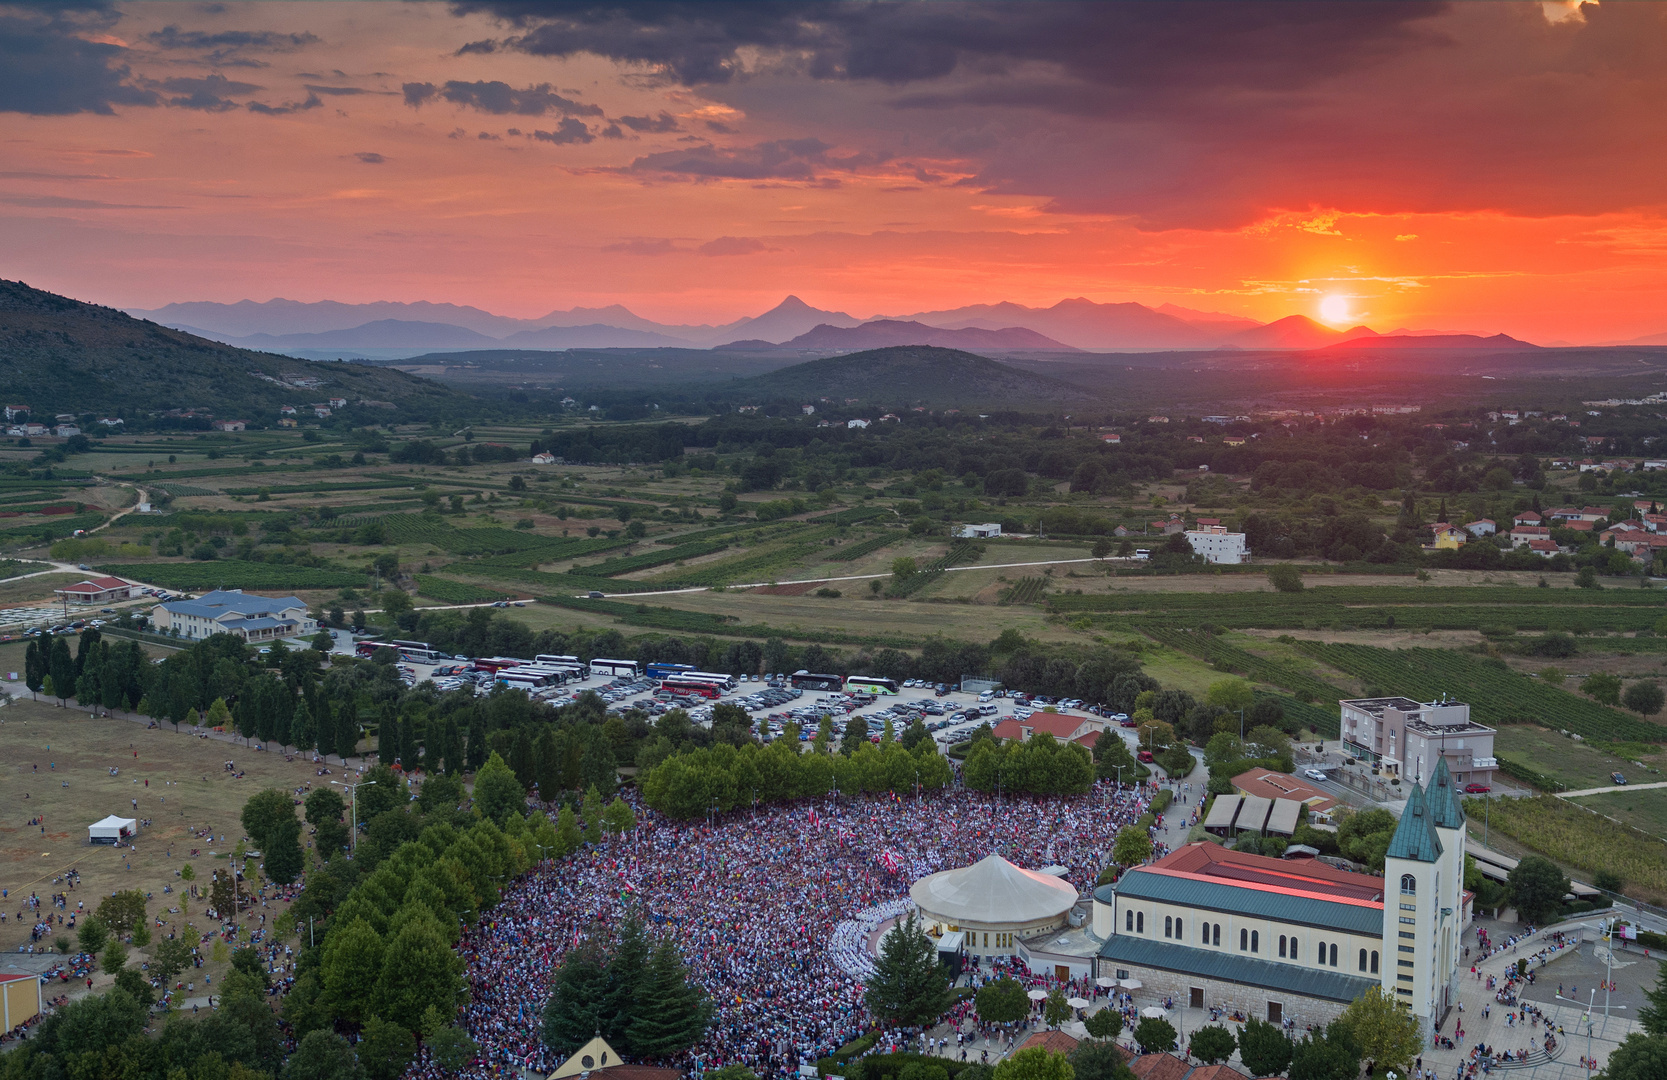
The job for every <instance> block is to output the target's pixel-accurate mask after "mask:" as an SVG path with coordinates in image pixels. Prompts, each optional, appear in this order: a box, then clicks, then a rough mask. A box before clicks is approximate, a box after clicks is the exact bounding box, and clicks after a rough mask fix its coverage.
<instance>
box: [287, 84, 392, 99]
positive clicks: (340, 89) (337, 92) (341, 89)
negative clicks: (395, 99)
mask: <svg viewBox="0 0 1667 1080" xmlns="http://www.w3.org/2000/svg"><path fill="white" fill-rule="evenodd" d="M306 86H307V92H308V93H310V94H323V95H324V96H325V97H357V96H358V95H360V94H391V93H393V91H392V90H365V89H362V88H360V87H357V86H315V85H313V84H312V83H307V84H306Z"/></svg>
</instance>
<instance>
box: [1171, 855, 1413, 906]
mask: <svg viewBox="0 0 1667 1080" xmlns="http://www.w3.org/2000/svg"><path fill="white" fill-rule="evenodd" d="M1154 870H1155V871H1159V872H1163V873H1170V874H1181V875H1189V876H1196V877H1198V878H1202V879H1209V878H1225V879H1228V880H1232V881H1237V882H1240V883H1241V884H1244V885H1248V886H1251V887H1255V888H1263V889H1274V890H1280V891H1289V892H1293V893H1296V894H1298V895H1304V896H1314V897H1318V898H1320V899H1322V900H1334V901H1338V902H1341V903H1351V902H1352V903H1358V904H1368V905H1377V904H1380V903H1381V901H1379V900H1377V899H1376V898H1378V897H1381V896H1382V895H1383V879H1382V878H1381V877H1377V876H1374V875H1372V874H1351V873H1349V872H1348V871H1346V870H1337V869H1334V868H1333V867H1330V866H1327V865H1326V864H1325V863H1322V862H1316V861H1314V860H1311V859H1305V860H1303V861H1302V862H1301V863H1291V862H1288V861H1286V860H1284V859H1274V858H1269V857H1268V856H1265V855H1251V854H1249V853H1248V852H1242V851H1229V850H1228V849H1226V848H1224V847H1222V846H1221V845H1220V844H1205V843H1197V844H1188V845H1186V846H1185V847H1182V848H1180V849H1178V850H1176V851H1173V852H1171V853H1170V854H1168V855H1165V856H1164V857H1163V858H1161V859H1159V860H1158V861H1157V862H1155V863H1153V864H1152V865H1150V866H1148V867H1146V868H1145V872H1148V873H1149V872H1151V871H1154Z"/></svg>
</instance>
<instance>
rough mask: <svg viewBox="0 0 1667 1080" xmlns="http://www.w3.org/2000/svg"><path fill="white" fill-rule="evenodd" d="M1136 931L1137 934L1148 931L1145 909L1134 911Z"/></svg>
mask: <svg viewBox="0 0 1667 1080" xmlns="http://www.w3.org/2000/svg"><path fill="white" fill-rule="evenodd" d="M1134 932H1135V933H1137V934H1144V933H1145V932H1146V913H1145V912H1144V911H1137V912H1135V913H1134Z"/></svg>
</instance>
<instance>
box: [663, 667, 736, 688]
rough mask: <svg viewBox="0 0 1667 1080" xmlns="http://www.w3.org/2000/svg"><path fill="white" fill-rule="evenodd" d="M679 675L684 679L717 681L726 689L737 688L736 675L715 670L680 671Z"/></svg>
mask: <svg viewBox="0 0 1667 1080" xmlns="http://www.w3.org/2000/svg"><path fill="white" fill-rule="evenodd" d="M677 674H678V677H680V678H684V679H700V680H702V681H704V682H712V683H717V684H718V685H719V686H721V687H723V688H724V689H725V690H733V689H735V686H736V682H735V676H733V675H723V674H719V673H718V672H715V671H679V672H678V673H677Z"/></svg>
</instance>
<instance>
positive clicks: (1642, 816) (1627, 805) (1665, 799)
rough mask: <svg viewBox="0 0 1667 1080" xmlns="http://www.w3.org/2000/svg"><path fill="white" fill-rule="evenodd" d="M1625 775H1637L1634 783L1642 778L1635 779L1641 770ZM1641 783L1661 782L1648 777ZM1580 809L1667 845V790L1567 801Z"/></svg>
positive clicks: (1655, 778) (1612, 792) (1654, 776)
mask: <svg viewBox="0 0 1667 1080" xmlns="http://www.w3.org/2000/svg"><path fill="white" fill-rule="evenodd" d="M1622 771H1623V772H1627V773H1632V774H1634V775H1633V777H1632V782H1633V783H1638V782H1639V780H1640V777H1638V776H1637V775H1636V773H1638V772H1642V770H1633V769H1624V770H1622ZM1642 779H1647V780H1649V781H1651V782H1655V781H1659V780H1660V779H1661V777H1660V776H1658V775H1650V774H1645V775H1644V777H1643V778H1642ZM1565 801H1567V802H1572V803H1574V804H1576V805H1577V806H1584V807H1585V808H1586V809H1588V810H1596V811H1597V812H1598V813H1600V814H1603V815H1605V816H1607V817H1612V818H1614V819H1615V820H1617V821H1620V822H1624V823H1625V824H1627V825H1631V826H1633V827H1634V828H1636V829H1639V830H1641V831H1643V832H1646V833H1649V834H1651V835H1652V836H1656V837H1661V838H1663V841H1662V842H1663V843H1667V788H1654V789H1650V790H1645V791H1610V792H1605V793H1604V794H1602V795H1581V796H1579V797H1578V798H1574V799H1568V800H1565Z"/></svg>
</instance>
